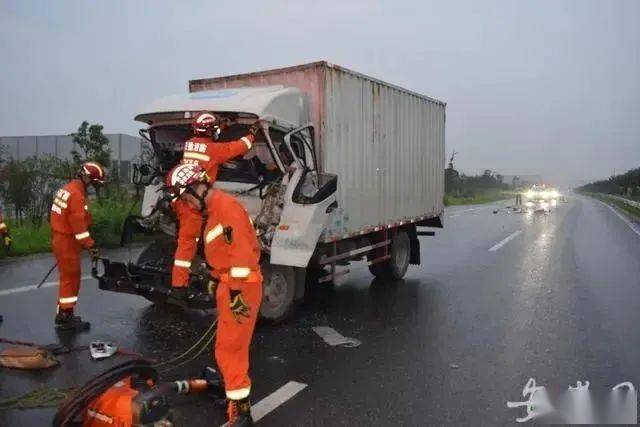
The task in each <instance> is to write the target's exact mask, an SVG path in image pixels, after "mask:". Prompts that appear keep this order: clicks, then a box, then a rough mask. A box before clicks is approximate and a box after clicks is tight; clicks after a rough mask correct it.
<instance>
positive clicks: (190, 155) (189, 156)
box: [183, 151, 211, 162]
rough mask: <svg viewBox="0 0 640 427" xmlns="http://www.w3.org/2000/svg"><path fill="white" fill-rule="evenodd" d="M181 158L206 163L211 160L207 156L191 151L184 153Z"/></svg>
mask: <svg viewBox="0 0 640 427" xmlns="http://www.w3.org/2000/svg"><path fill="white" fill-rule="evenodd" d="M183 157H184V158H185V159H196V160H202V161H204V162H208V161H209V160H211V157H209V156H208V155H206V154H200V153H194V152H193V151H185V152H184V156H183Z"/></svg>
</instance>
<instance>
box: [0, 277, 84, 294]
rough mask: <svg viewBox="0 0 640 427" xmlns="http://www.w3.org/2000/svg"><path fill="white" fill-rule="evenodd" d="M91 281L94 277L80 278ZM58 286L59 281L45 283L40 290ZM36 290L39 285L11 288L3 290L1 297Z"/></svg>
mask: <svg viewBox="0 0 640 427" xmlns="http://www.w3.org/2000/svg"><path fill="white" fill-rule="evenodd" d="M89 279H93V277H92V276H82V277H81V278H80V280H89ZM57 284H58V281H57V280H56V281H55V282H44V283H43V284H42V286H40V289H42V288H50V287H51V286H56V285H57ZM36 289H38V285H29V286H22V287H19V288H10V289H3V290H1V291H0V297H3V296H5V295H11V294H19V293H22V292H28V291H35V290H36Z"/></svg>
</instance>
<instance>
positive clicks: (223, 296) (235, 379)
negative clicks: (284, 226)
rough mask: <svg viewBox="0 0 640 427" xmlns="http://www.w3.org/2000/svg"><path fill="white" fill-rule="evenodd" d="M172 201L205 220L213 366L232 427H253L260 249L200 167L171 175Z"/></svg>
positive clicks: (240, 213) (241, 215)
mask: <svg viewBox="0 0 640 427" xmlns="http://www.w3.org/2000/svg"><path fill="white" fill-rule="evenodd" d="M168 181H169V182H170V183H171V188H170V191H171V193H172V195H173V196H174V197H176V198H178V199H180V200H183V201H184V202H186V203H187V204H188V205H189V206H190V207H191V208H192V209H194V210H196V211H198V212H200V213H201V215H203V216H206V218H207V220H206V221H207V222H206V225H205V227H204V232H203V238H204V252H205V257H206V260H207V263H208V264H209V266H210V267H211V268H212V275H214V279H218V280H219V282H218V285H217V287H216V289H215V293H216V303H217V309H218V326H217V337H216V343H215V352H214V354H215V360H216V363H217V364H218V368H219V369H220V372H221V373H222V378H223V380H224V385H225V392H226V396H227V400H228V406H227V416H228V418H229V425H230V426H249V425H253V421H252V418H251V405H250V402H249V395H250V392H251V380H250V379H249V346H250V344H251V338H252V336H253V330H254V327H255V323H256V319H257V315H258V310H259V308H260V303H261V301H262V274H261V272H260V246H259V243H258V240H257V238H256V233H255V230H254V228H253V225H252V223H251V219H250V218H249V215H248V214H247V211H246V210H245V209H244V207H243V206H242V205H241V204H240V202H239V201H238V200H236V199H235V198H234V197H232V196H230V195H228V194H226V193H224V192H222V191H221V190H217V189H214V188H213V186H212V185H211V182H210V181H209V178H208V176H207V174H206V172H205V170H204V169H203V168H202V167H200V166H199V165H193V164H181V165H178V166H176V167H175V168H174V169H173V170H171V171H170V172H169V176H168Z"/></svg>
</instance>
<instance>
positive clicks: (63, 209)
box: [51, 162, 105, 331]
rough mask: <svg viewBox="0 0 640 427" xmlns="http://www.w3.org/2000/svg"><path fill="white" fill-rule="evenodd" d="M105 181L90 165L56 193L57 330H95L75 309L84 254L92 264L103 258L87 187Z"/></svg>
mask: <svg viewBox="0 0 640 427" xmlns="http://www.w3.org/2000/svg"><path fill="white" fill-rule="evenodd" d="M104 182H105V170H104V168H103V167H102V166H101V165H100V164H99V163H96V162H87V163H84V164H83V165H82V167H81V168H80V170H79V171H78V177H77V178H76V179H74V180H72V181H70V182H69V183H68V184H66V185H65V186H64V187H62V188H61V189H59V190H58V191H57V192H56V193H55V197H54V199H53V204H52V205H51V240H52V244H51V246H52V248H53V254H54V255H55V257H56V262H57V263H58V264H57V265H58V271H59V272H60V286H59V289H58V308H57V314H56V319H55V323H56V327H57V328H59V329H65V330H75V331H83V330H85V331H86V330H88V329H89V328H90V327H91V324H90V323H89V322H83V321H82V319H81V318H80V316H74V314H73V309H74V307H75V305H76V302H77V301H78V292H79V291H80V252H81V250H82V249H83V248H84V249H87V250H88V251H89V254H90V255H91V260H92V261H94V262H95V261H97V260H98V258H99V256H100V255H99V253H98V249H97V248H96V247H95V243H94V241H93V239H92V238H91V235H90V234H89V226H90V225H91V214H90V213H89V207H88V206H87V186H88V185H90V184H91V185H93V186H94V187H98V186H100V185H102V184H104Z"/></svg>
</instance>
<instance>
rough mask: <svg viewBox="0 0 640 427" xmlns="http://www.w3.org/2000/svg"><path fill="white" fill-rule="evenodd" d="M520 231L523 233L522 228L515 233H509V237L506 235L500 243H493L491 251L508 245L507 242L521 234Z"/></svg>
mask: <svg viewBox="0 0 640 427" xmlns="http://www.w3.org/2000/svg"><path fill="white" fill-rule="evenodd" d="M520 233H522V230H518V231H514V232H513V233H511V234H510V235H508V236H507V237H505V238H504V239H502V240H501V241H499V242H498V243H496V244H495V245H493V246H492V247H491V248H490V249H489V252H495V251H497V250H498V249H500V248H501V247H503V246H504V245H506V244H507V243H509V242H510V241H512V240H513V239H515V238H516V237H518V235H520Z"/></svg>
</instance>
